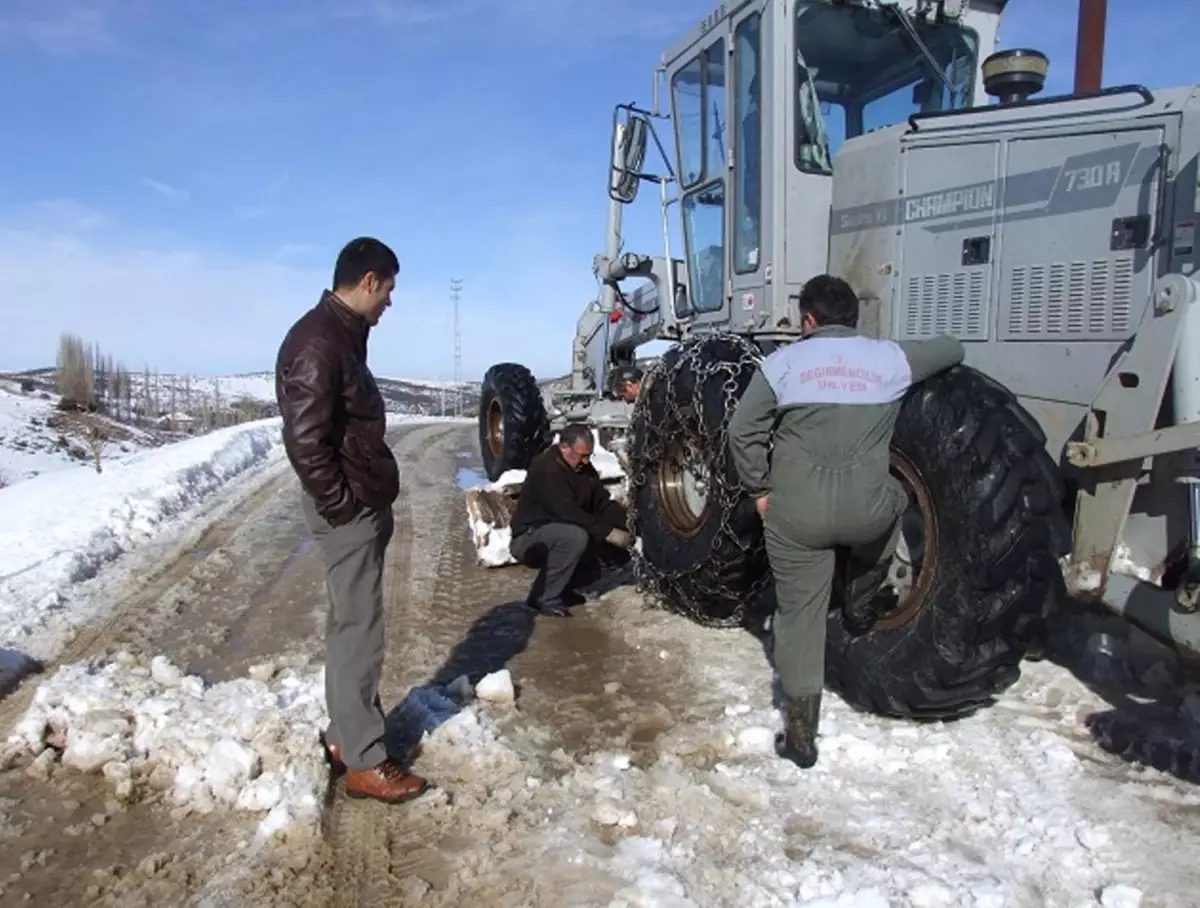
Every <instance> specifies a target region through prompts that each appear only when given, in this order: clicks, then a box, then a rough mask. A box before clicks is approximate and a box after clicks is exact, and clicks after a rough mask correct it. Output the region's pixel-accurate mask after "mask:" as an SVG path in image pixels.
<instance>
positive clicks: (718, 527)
mask: <svg viewBox="0 0 1200 908" xmlns="http://www.w3.org/2000/svg"><path fill="white" fill-rule="evenodd" d="M684 349H688V350H690V351H691V354H692V355H693V356H695V355H699V357H700V360H701V362H703V363H706V364H710V363H716V362H725V363H728V364H729V366H730V371H726V372H722V373H718V374H716V375H714V376H711V377H709V378H708V379H707V380H705V381H704V382H703V384H701V385H697V383H696V382H697V377H696V374H695V370H693V369H692V368H691V366H690V365H689V364H688V362H686V361H683V362H681V359H683V357H682V355H681V354H682V351H683V350H684ZM755 363H756V359H751V358H749V357H748V356H747V342H745V341H743V340H740V339H738V338H736V337H725V336H721V335H713V336H710V337H706V338H703V339H699V340H695V341H688V342H685V343H684V344H682V345H678V346H675V347H672V348H671V349H670V350H668V351H667V352H666V353H665V354H664V355H663V357H662V359H661V361H660V362H659V363H657V364H656V365H655V367H654V369H653V372H652V373H651V374H650V375H648V377H647V379H648V380H647V381H645V382H644V383H643V385H642V393H641V395H640V398H639V400H638V403H637V405H636V406H635V408H634V413H633V418H632V426H631V444H630V472H631V476H632V477H633V478H634V480H635V481H634V482H633V483H632V484H631V489H630V495H631V498H632V503H633V505H634V507H633V508H632V513H631V517H632V521H633V524H634V530H635V532H636V533H637V534H638V536H639V537H640V538H641V541H642V552H641V555H640V557H639V558H638V559H637V562H636V570H637V575H638V579H639V581H640V583H641V585H642V587H643V589H644V590H645V591H646V592H648V593H649V594H650V596H651V598H652V599H654V600H657V601H658V603H659V604H660V605H661V606H662V607H664V608H666V609H667V610H668V611H672V612H675V613H677V614H683V615H686V616H687V617H688V618H690V619H691V620H693V621H696V622H697V623H699V624H702V625H705V626H709V627H736V626H740V625H743V624H745V623H746V621H747V619H748V618H751V617H753V616H755V615H756V610H758V609H761V607H762V594H763V592H764V591H765V590H766V589H767V588H768V587H769V585H770V568H769V564H768V562H767V557H766V545H765V542H764V539H763V528H762V521H761V520H760V519H759V517H758V514H757V512H756V511H755V508H754V501H753V499H751V498H750V497H749V496H748V495H746V493H745V492H744V490H742V488H741V482H740V480H739V478H738V476H737V472H736V470H735V469H734V466H733V463H732V461H731V459H730V458H729V454H728V435H727V433H726V432H725V431H724V427H725V426H726V424H727V423H728V419H729V407H730V404H731V400H730V397H729V394H728V388H727V387H726V382H727V381H730V382H732V384H733V385H734V386H736V393H735V394H734V395H733V398H732V402H736V400H737V399H740V397H741V395H742V393H744V392H745V390H746V385H748V384H749V382H750V379H751V378H752V377H753V375H754V366H755ZM664 436H666V437H669V438H679V439H682V440H685V441H686V442H687V443H689V444H691V445H693V446H694V447H695V450H697V451H698V452H700V454H701V456H702V457H703V458H704V460H705V462H706V464H707V465H708V470H709V473H710V476H711V477H712V478H713V479H715V480H716V481H717V482H719V484H720V487H721V490H722V494H723V495H724V496H725V497H726V499H727V500H728V501H732V502H734V503H733V505H732V507H721V508H713V509H712V510H710V512H709V513H708V514H707V515H706V518H705V520H704V523H703V524H702V525H701V527H700V528H699V530H698V531H697V532H696V533H695V534H694V535H691V536H684V535H680V534H679V533H678V532H676V531H675V530H674V529H673V528H672V525H671V523H670V521H669V520H668V519H667V517H666V514H665V510H664V506H663V502H662V500H661V498H660V496H659V494H658V484H657V482H656V481H655V476H656V473H657V471H658V469H659V466H660V461H661V457H659V456H657V455H658V452H655V451H653V450H648V448H653V445H650V446H648V444H647V440H648V439H649V438H651V437H655V438H662V437H664ZM710 481H711V480H710ZM710 497H711V496H710Z"/></svg>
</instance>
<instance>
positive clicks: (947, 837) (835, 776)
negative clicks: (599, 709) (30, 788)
mask: <svg viewBox="0 0 1200 908" xmlns="http://www.w3.org/2000/svg"><path fill="white" fill-rule="evenodd" d="M594 608H599V609H603V610H605V611H608V612H610V613H611V617H610V618H609V619H606V624H607V626H608V627H609V629H610V631H611V630H614V629H617V628H621V629H627V631H628V634H629V637H628V639H629V641H630V642H634V643H635V644H636V645H638V646H640V647H648V648H652V651H654V652H656V653H657V657H658V658H659V659H661V660H663V661H664V662H667V663H673V664H675V665H676V666H677V669H678V677H679V678H680V680H681V683H684V684H686V685H692V686H695V688H696V689H697V690H698V691H699V692H700V693H699V694H698V695H697V696H696V697H695V698H694V699H693V700H692V701H690V702H688V703H687V704H684V705H682V706H681V707H680V708H678V709H676V710H675V711H674V715H670V716H660V715H657V714H654V713H656V712H661V711H662V709H663V706H662V704H661V703H658V704H647V703H645V702H639V701H637V700H635V699H633V698H632V697H629V696H627V695H626V693H625V692H624V691H623V690H622V689H621V687H620V685H619V684H615V683H610V684H605V685H604V690H605V692H606V694H607V695H608V696H610V697H612V698H613V701H614V708H615V709H617V710H620V711H622V712H627V713H628V714H629V715H630V717H631V718H630V724H631V727H633V726H636V727H640V728H647V727H654V728H656V729H658V736H657V738H655V739H654V740H652V741H650V742H649V744H647V743H646V741H645V739H644V738H643V739H642V742H641V744H639V745H637V746H635V747H632V748H631V749H628V750H626V749H622V748H620V747H616V746H603V747H601V748H599V749H596V750H590V751H587V750H585V751H583V752H580V753H571V754H568V753H565V752H563V751H561V750H556V751H554V752H552V753H550V754H549V755H548V756H541V757H536V756H534V755H535V754H536V753H537V752H538V749H539V745H538V742H540V741H543V740H545V737H546V730H545V729H543V728H540V727H538V726H537V724H536V723H535V722H531V721H530V720H529V718H528V717H523V716H522V715H521V702H520V699H519V698H516V700H515V702H514V688H513V680H514V679H513V678H512V677H511V676H510V675H509V674H508V672H507V671H501V672H498V673H496V674H494V675H491V676H488V677H487V678H485V679H483V680H482V681H480V683H479V685H478V686H477V687H476V689H475V691H474V693H475V696H476V697H477V698H478V699H476V700H474V701H473V702H470V703H469V704H468V705H467V706H466V707H465V708H462V709H460V710H458V711H457V712H454V713H453V714H452V715H450V716H449V718H448V719H446V721H444V722H443V723H442V724H440V725H439V726H438V727H437V728H436V730H434V731H433V732H432V733H431V734H429V735H428V736H427V737H426V739H425V741H424V743H423V747H422V753H421V767H418V769H419V771H423V772H424V773H425V774H426V775H427V776H429V777H430V778H432V779H433V780H434V781H435V782H436V783H437V784H438V785H439V786H441V787H442V788H443V789H444V791H445V794H446V795H448V796H449V799H450V802H449V803H451V804H454V803H457V804H459V805H460V806H459V808H458V809H459V810H460V811H465V812H466V814H467V815H468V817H469V820H468V821H469V823H470V826H471V829H472V835H474V836H476V837H477V838H478V841H480V842H488V841H490V842H492V843H493V844H492V845H489V846H487V847H486V848H485V851H486V852H487V853H490V854H491V855H492V858H491V859H490V860H486V861H480V860H474V859H472V860H470V861H466V862H464V863H462V864H460V865H458V866H457V867H456V869H455V874H456V883H455V884H456V885H460V886H462V887H463V890H464V891H477V890H478V889H480V888H485V887H486V878H487V877H495V876H497V875H500V876H503V875H504V874H508V873H512V872H526V873H528V872H534V873H536V874H538V875H539V876H540V877H542V879H543V882H542V885H543V887H544V889H545V891H546V892H548V893H550V892H553V893H556V894H560V895H561V897H562V903H563V904H588V905H610V906H626V908H633V906H669V908H692V906H700V905H704V906H707V905H739V906H742V905H744V906H749V908H757V906H781V908H782V906H797V905H800V906H806V908H838V906H843V908H877V906H878V908H884V906H894V908H901V906H911V908H939V906H973V908H993V906H995V908H1000V906H1031V908H1032V906H1062V908H1083V906H1096V905H1101V906H1121V908H1123V906H1138V905H1141V904H1146V905H1155V906H1162V908H1174V906H1183V905H1189V904H1195V901H1194V898H1193V891H1194V885H1195V873H1194V870H1193V868H1192V865H1193V864H1194V861H1193V859H1192V857H1191V855H1192V854H1193V853H1194V850H1195V847H1196V846H1197V844H1200V841H1198V839H1200V837H1198V836H1197V834H1196V832H1195V831H1193V825H1194V824H1191V823H1189V822H1188V821H1187V819H1186V816H1185V815H1186V814H1188V813H1191V812H1194V811H1195V809H1196V807H1197V806H1200V797H1198V796H1197V795H1196V794H1195V793H1194V792H1193V791H1190V790H1188V789H1187V788H1186V787H1184V786H1182V785H1176V784H1174V783H1173V782H1172V781H1171V780H1170V779H1166V778H1165V777H1163V776H1161V775H1159V774H1157V773H1155V772H1153V771H1149V770H1136V769H1132V768H1130V767H1128V766H1125V765H1123V764H1121V763H1119V762H1117V761H1115V760H1111V759H1108V758H1106V757H1105V755H1104V754H1102V753H1100V752H1099V751H1098V750H1097V749H1096V747H1095V745H1094V744H1093V743H1092V742H1091V741H1090V740H1089V739H1088V736H1087V733H1086V731H1085V729H1084V724H1083V722H1084V719H1085V717H1086V715H1087V714H1089V713H1090V712H1092V711H1094V710H1096V709H1099V708H1101V707H1102V706H1103V703H1102V701H1100V700H1099V699H1098V698H1096V697H1095V695H1093V694H1091V693H1089V692H1088V691H1087V689H1086V688H1084V687H1083V686H1082V685H1081V684H1079V682H1077V681H1076V680H1075V679H1074V678H1072V677H1071V676H1070V675H1068V674H1067V673H1066V672H1064V671H1063V670H1062V669H1059V668H1057V667H1056V666H1053V665H1051V664H1048V663H1037V664H1027V665H1026V667H1025V673H1024V677H1023V678H1022V680H1021V681H1020V682H1019V683H1018V684H1017V685H1016V687H1014V688H1013V689H1012V690H1011V691H1010V692H1009V693H1008V694H1006V695H1005V696H1004V697H1003V698H1002V700H1001V702H1000V703H999V704H998V705H997V706H995V707H994V708H992V709H990V710H987V711H985V712H983V713H981V714H979V715H977V716H975V717H974V718H971V719H967V720H964V721H961V722H958V723H954V724H951V725H943V724H941V723H933V724H929V725H918V724H916V723H911V722H899V721H888V720H882V719H878V718H875V717H872V716H865V715H862V714H859V713H856V712H854V711H852V710H850V709H849V708H848V707H846V706H845V704H844V703H842V702H841V701H840V700H839V699H838V698H837V697H836V696H834V695H832V694H827V695H826V700H825V704H824V708H823V712H822V728H821V740H820V746H821V759H820V761H819V762H818V764H817V766H816V767H815V768H813V769H811V770H808V771H802V770H799V769H797V768H796V767H794V766H792V765H791V764H789V763H787V762H784V761H782V760H780V759H778V758H777V757H776V756H775V755H774V753H773V750H772V741H773V737H774V733H775V730H776V728H777V727H778V725H779V714H778V712H777V710H776V709H774V708H773V707H772V705H771V674H770V671H769V669H768V668H767V666H766V663H765V660H764V658H763V654H762V651H761V649H760V647H759V646H758V644H757V643H756V642H754V641H753V640H751V639H750V638H749V637H748V636H746V635H737V634H733V633H732V632H727V631H725V632H723V631H713V630H709V629H704V628H700V627H697V626H695V625H692V624H689V623H687V622H685V621H683V620H681V619H678V618H669V617H667V616H664V615H662V614H661V613H647V612H646V611H645V610H644V609H643V608H642V605H641V603H640V600H639V599H638V597H637V596H636V594H634V593H632V592H630V591H628V590H618V591H616V592H615V593H612V594H609V595H608V596H607V597H605V598H604V600H602V601H601V603H600V604H598V605H597V606H594ZM617 632H622V631H617ZM251 675H252V677H250V678H248V679H238V680H236V681H232V682H227V683H224V684H217V685H214V686H212V687H210V688H205V687H204V685H203V684H202V683H201V682H200V681H199V679H193V678H184V677H182V676H181V675H180V673H179V672H178V670H177V669H175V668H174V667H173V666H172V665H170V664H169V663H168V662H166V661H165V660H163V659H161V658H156V659H154V660H151V661H150V662H148V663H146V662H137V661H136V660H134V659H133V658H132V657H128V656H123V657H119V658H118V659H116V660H115V661H113V662H111V663H108V664H105V665H101V666H87V665H72V666H65V667H63V668H62V669H60V671H59V672H58V674H57V675H55V676H54V677H52V678H50V679H49V680H47V681H46V682H45V683H44V684H43V685H42V686H41V688H40V689H39V691H38V693H37V696H36V697H35V699H34V702H33V704H32V705H31V706H30V709H29V710H28V712H27V713H26V715H25V717H24V718H23V719H22V720H21V722H20V723H19V725H18V726H17V729H16V731H15V734H14V737H13V738H11V739H10V742H9V747H10V749H13V748H19V749H21V750H25V751H28V752H31V753H34V754H38V757H37V759H36V760H35V764H34V769H33V771H34V772H37V771H38V769H39V768H40V769H43V770H45V769H49V765H50V764H51V763H52V762H54V761H55V760H59V759H61V760H62V762H63V763H64V764H66V765H68V766H71V767H74V768H76V769H78V770H80V771H89V772H99V773H102V774H104V776H105V777H106V778H107V779H108V780H109V782H110V783H111V784H112V785H113V786H114V787H115V789H116V792H117V794H118V796H120V797H126V798H129V797H137V796H138V793H139V792H140V791H142V790H143V788H144V786H150V787H151V788H154V789H158V790H161V791H163V792H164V793H165V795H166V797H167V799H168V801H169V802H170V803H172V804H175V805H177V806H178V808H179V809H183V810H198V811H208V810H240V811H249V812H253V813H255V814H257V815H259V816H260V819H259V821H258V832H259V835H260V836H262V837H271V836H276V835H279V836H281V837H282V838H284V839H289V838H292V837H293V836H295V837H297V838H300V837H302V836H303V835H304V834H306V833H308V832H310V831H312V830H313V829H314V828H315V825H316V824H317V822H318V820H319V811H320V808H319V805H320V803H321V802H322V798H323V796H324V792H325V786H326V785H327V784H328V782H327V779H328V776H327V773H326V770H325V768H324V766H323V764H322V760H323V757H322V755H321V753H320V749H319V745H318V743H317V733H318V732H319V731H320V729H321V728H323V726H324V721H325V716H324V711H323V702H322V690H321V676H320V673H319V672H312V671H306V670H304V669H302V668H300V667H298V666H295V667H292V666H285V665H267V666H261V667H256V668H255V669H253V670H251ZM515 680H516V681H517V683H518V684H520V683H522V681H523V679H521V678H520V677H518V678H516V679H515ZM525 683H529V682H528V681H525ZM635 737H636V736H635ZM422 767H424V768H422ZM430 797H431V798H444V797H445V796H443V795H431V796H430ZM1173 812H1175V813H1176V814H1177V815H1178V816H1179V817H1183V819H1178V818H1175V819H1173V816H1172V814H1173ZM499 845H502V846H503V847H502V848H500V847H497V846H499ZM513 856H516V857H515V858H514V857H513ZM514 861H515V862H516V866H515V867H514V866H513V863H512V862H514ZM506 862H508V863H506ZM522 862H524V863H522Z"/></svg>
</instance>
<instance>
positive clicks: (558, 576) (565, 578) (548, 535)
mask: <svg viewBox="0 0 1200 908" xmlns="http://www.w3.org/2000/svg"><path fill="white" fill-rule="evenodd" d="M588 543H589V538H588V532H587V530H585V529H584V528H583V527H581V526H576V525H575V524H573V523H547V524H543V525H542V526H540V527H535V528H534V529H532V530H527V531H526V532H524V533H522V534H521V535H519V536H516V537H514V538H513V541H512V542H511V543H509V546H508V551H509V552H510V553H511V554H512V556H513V558H515V559H517V561H520V562H523V563H526V564H528V563H529V562H530V561H532V560H535V559H536V560H537V561H542V560H543V558H541V557H539V556H541V555H542V552H543V551H544V553H545V554H544V567H543V569H542V571H541V572H540V573H539V575H538V578H537V579H536V580H535V581H534V583H533V589H532V590H530V593H529V599H530V601H531V602H535V603H539V604H541V605H550V606H557V605H562V604H563V594H564V593H566V591H567V589H568V587H569V586H570V584H571V578H572V577H574V576H575V571H576V569H578V567H579V562H580V561H582V560H583V556H584V555H585V554H586V553H587V549H588ZM539 586H540V587H541V589H539Z"/></svg>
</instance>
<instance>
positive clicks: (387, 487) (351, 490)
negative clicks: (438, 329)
mask: <svg viewBox="0 0 1200 908" xmlns="http://www.w3.org/2000/svg"><path fill="white" fill-rule="evenodd" d="M369 334H370V326H369V325H368V324H367V322H366V320H365V319H364V318H363V317H362V316H360V315H359V314H358V313H356V312H354V311H353V310H351V309H349V308H348V307H347V306H345V305H344V304H343V303H342V302H341V301H340V300H338V298H337V297H336V296H334V295H333V294H332V293H330V292H328V291H326V292H325V293H323V294H322V295H321V300H320V302H318V303H317V305H315V306H314V307H313V308H312V309H310V310H309V311H308V312H306V313H305V314H304V315H303V316H301V317H300V319H299V321H297V322H296V323H295V324H294V325H293V326H292V327H291V330H289V331H288V333H287V336H286V337H284V339H283V344H282V345H280V347H279V356H278V357H277V359H276V361H275V399H276V401H278V403H279V412H280V414H281V415H282V416H283V443H284V448H285V450H286V451H287V456H288V460H290V461H291V463H292V467H293V468H294V469H295V471H296V475H297V476H299V477H300V484H301V485H302V486H303V487H304V489H305V490H306V491H307V492H308V493H309V494H310V495H311V496H312V497H313V499H314V501H315V502H316V507H317V511H318V513H320V514H321V516H322V517H324V518H325V519H326V520H327V521H329V523H331V524H333V525H334V526H341V525H343V524H346V523H349V522H350V521H351V520H353V519H354V517H355V516H356V515H357V514H358V513H359V512H360V511H362V510H363V509H364V508H365V507H371V508H380V509H386V508H389V507H391V505H392V502H393V501H395V499H396V496H397V494H399V489H400V475H399V470H398V468H397V466H396V458H395V456H394V455H393V454H392V451H391V449H390V448H389V447H388V445H387V442H386V441H384V433H385V431H386V429H387V416H386V410H385V408H384V403H383V397H382V395H380V393H379V388H378V386H377V385H376V384H375V379H374V377H373V376H372V375H371V370H370V369H368V368H367V336H368V335H369Z"/></svg>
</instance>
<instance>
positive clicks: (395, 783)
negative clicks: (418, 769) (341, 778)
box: [346, 760, 429, 804]
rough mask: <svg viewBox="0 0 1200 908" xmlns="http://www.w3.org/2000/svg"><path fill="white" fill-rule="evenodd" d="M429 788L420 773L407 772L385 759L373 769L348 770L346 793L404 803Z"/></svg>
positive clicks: (388, 802)
mask: <svg viewBox="0 0 1200 908" xmlns="http://www.w3.org/2000/svg"><path fill="white" fill-rule="evenodd" d="M428 790H429V783H428V782H426V781H425V780H424V779H422V778H421V777H420V776H418V775H413V774H411V773H406V772H405V771H404V770H403V769H401V768H400V766H399V764H397V763H394V762H392V761H391V760H384V761H383V762H382V763H380V764H379V765H378V766H375V767H373V768H372V769H351V770H348V771H347V772H346V795H347V796H348V797H351V798H374V799H375V800H377V801H383V802H385V803H387V804H402V803H404V802H405V801H411V800H412V799H413V798H417V797H420V796H421V795H423V794H424V793H425V792H426V791H428Z"/></svg>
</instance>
